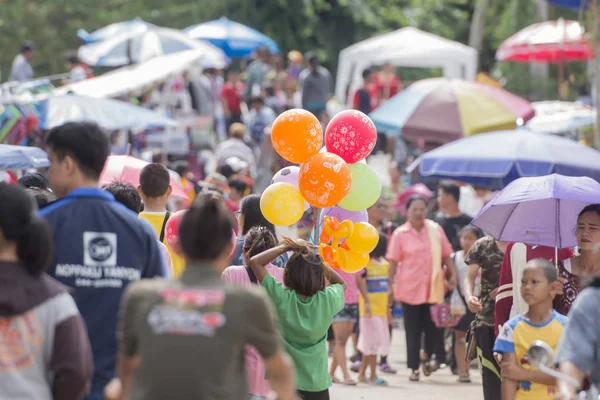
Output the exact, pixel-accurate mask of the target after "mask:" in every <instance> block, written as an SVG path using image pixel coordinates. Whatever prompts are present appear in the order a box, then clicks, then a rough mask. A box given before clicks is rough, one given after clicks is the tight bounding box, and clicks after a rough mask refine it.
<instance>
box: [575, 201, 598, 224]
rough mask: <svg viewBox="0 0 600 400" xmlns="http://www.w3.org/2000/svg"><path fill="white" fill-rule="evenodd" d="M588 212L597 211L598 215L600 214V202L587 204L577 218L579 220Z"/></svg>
mask: <svg viewBox="0 0 600 400" xmlns="http://www.w3.org/2000/svg"><path fill="white" fill-rule="evenodd" d="M587 213H596V214H597V215H600V204H590V205H589V206H585V207H584V208H583V210H581V212H580V213H579V215H578V216H577V220H578V221H579V219H580V218H581V217H582V216H583V214H587Z"/></svg>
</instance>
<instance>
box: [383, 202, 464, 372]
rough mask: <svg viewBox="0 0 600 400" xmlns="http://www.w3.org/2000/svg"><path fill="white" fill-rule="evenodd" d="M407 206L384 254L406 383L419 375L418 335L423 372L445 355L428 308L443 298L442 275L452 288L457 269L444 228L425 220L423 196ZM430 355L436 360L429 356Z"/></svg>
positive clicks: (446, 283) (436, 363)
mask: <svg viewBox="0 0 600 400" xmlns="http://www.w3.org/2000/svg"><path fill="white" fill-rule="evenodd" d="M406 209H407V216H408V221H407V222H406V223H405V224H404V225H402V226H400V227H399V228H398V229H396V230H395V231H394V233H393V234H392V238H391V240H390V243H389V246H388V251H387V255H386V258H387V260H388V261H389V263H390V270H389V274H390V301H392V296H393V298H394V299H395V300H397V301H399V302H401V303H402V311H403V314H404V326H405V329H406V352H407V360H408V362H407V364H408V368H410V369H411V370H412V374H411V376H410V381H412V382H416V381H418V380H419V379H420V376H419V362H420V361H421V360H420V357H419V350H420V349H421V336H422V334H423V333H425V352H426V353H427V359H426V360H422V361H423V373H424V375H425V376H429V375H430V374H431V373H432V372H434V371H435V370H437V369H438V368H439V364H440V363H443V362H444V360H445V358H446V356H445V349H444V346H443V343H444V342H443V338H442V331H441V329H438V328H437V327H436V326H435V325H434V323H433V321H432V319H431V315H430V311H429V308H430V305H431V304H439V303H441V302H442V301H443V298H444V278H445V279H446V282H445V285H446V287H447V288H451V289H453V288H454V287H456V269H455V267H454V262H453V261H452V258H451V257H450V255H451V254H452V246H451V245H450V242H449V241H448V238H447V237H446V235H445V233H444V230H443V229H442V228H441V226H439V225H438V224H437V223H435V222H433V221H431V220H428V219H427V218H426V217H427V200H425V198H424V197H421V196H413V197H411V198H410V199H409V200H408V202H407V205H406ZM442 265H445V266H446V268H445V270H444V269H443V268H442ZM434 354H435V359H434V360H432V359H430V357H431V356H432V355H434Z"/></svg>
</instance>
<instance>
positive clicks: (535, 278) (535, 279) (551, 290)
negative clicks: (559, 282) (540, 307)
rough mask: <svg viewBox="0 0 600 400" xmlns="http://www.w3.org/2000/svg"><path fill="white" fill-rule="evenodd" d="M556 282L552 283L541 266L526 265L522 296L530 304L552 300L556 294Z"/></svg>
mask: <svg viewBox="0 0 600 400" xmlns="http://www.w3.org/2000/svg"><path fill="white" fill-rule="evenodd" d="M556 290H557V287H556V282H553V283H550V282H548V279H547V278H546V276H545V275H544V272H543V271H542V269H541V268H538V267H526V268H525V270H523V278H521V296H522V297H523V300H525V303H527V304H528V305H529V306H533V305H536V304H540V303H543V302H544V301H548V300H550V301H552V299H554V296H556Z"/></svg>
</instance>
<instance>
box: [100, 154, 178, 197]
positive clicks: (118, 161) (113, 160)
mask: <svg viewBox="0 0 600 400" xmlns="http://www.w3.org/2000/svg"><path fill="white" fill-rule="evenodd" d="M148 164H149V163H148V162H146V161H144V160H140V159H138V158H135V157H132V156H109V157H108V159H107V160H106V164H105V165H104V170H103V171H102V174H100V184H102V185H108V184H110V183H112V182H115V181H123V182H127V183H131V184H132V185H133V186H135V187H137V186H138V185H139V184H140V172H141V171H142V169H143V168H144V167H145V166H146V165H148ZM171 188H172V190H173V191H172V193H171V196H173V197H179V198H182V199H187V198H188V195H187V193H186V192H185V191H184V190H183V188H182V187H181V184H180V183H178V182H177V181H176V180H175V179H173V177H171Z"/></svg>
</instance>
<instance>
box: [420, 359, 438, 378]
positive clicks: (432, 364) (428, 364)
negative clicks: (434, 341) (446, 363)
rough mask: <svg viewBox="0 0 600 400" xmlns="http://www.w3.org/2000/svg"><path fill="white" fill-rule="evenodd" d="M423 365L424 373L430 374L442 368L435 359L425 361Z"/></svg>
mask: <svg viewBox="0 0 600 400" xmlns="http://www.w3.org/2000/svg"><path fill="white" fill-rule="evenodd" d="M421 367H422V368H423V375H425V376H429V375H431V374H433V373H434V372H435V371H437V370H438V369H440V364H438V362H437V361H435V360H432V361H425V362H423V363H421Z"/></svg>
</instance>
